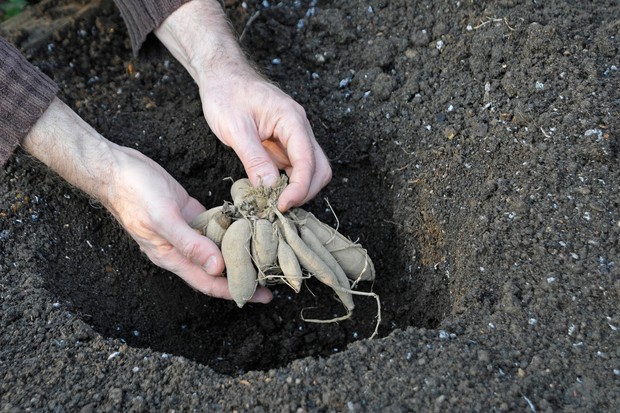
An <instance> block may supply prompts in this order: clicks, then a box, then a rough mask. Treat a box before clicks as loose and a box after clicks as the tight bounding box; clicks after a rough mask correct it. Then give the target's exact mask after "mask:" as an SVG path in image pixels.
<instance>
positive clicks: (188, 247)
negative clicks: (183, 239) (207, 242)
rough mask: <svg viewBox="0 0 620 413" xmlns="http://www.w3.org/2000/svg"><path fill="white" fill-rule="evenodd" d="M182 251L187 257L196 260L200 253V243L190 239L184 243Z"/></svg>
mask: <svg viewBox="0 0 620 413" xmlns="http://www.w3.org/2000/svg"><path fill="white" fill-rule="evenodd" d="M181 253H182V254H183V256H184V257H185V258H187V259H189V260H190V261H193V262H195V261H196V260H197V258H198V256H199V254H200V244H199V243H198V242H196V241H190V242H188V243H186V244H185V245H183V248H182V250H181Z"/></svg>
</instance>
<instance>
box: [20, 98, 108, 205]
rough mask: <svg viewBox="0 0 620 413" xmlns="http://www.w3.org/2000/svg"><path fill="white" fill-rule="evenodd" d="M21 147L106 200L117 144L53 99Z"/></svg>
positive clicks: (71, 181) (102, 199) (101, 199)
mask: <svg viewBox="0 0 620 413" xmlns="http://www.w3.org/2000/svg"><path fill="white" fill-rule="evenodd" d="M22 147H23V148H24V149H25V150H26V151H27V152H28V153H30V154H31V155H33V156H34V157H35V158H37V159H39V160H40V161H41V162H43V163H44V164H46V165H47V166H49V167H50V168H51V169H52V170H53V171H55V172H56V173H58V174H59V175H60V176H61V177H63V178H64V179H65V180H66V181H68V182H69V183H71V184H72V185H75V186H76V187H78V188H80V189H81V190H83V191H84V192H86V193H87V194H89V195H90V196H92V197H94V198H96V199H97V200H99V201H101V202H107V200H109V199H110V198H111V196H112V194H110V188H112V187H113V185H110V182H111V180H112V179H113V177H114V170H115V168H114V164H115V157H114V151H115V150H118V149H119V147H118V146H117V145H116V144H114V143H112V142H110V141H108V140H107V139H105V138H104V137H103V136H101V135H100V134H99V133H97V132H96V131H95V130H94V129H93V128H92V127H91V126H90V125H88V124H87V123H86V122H85V121H84V120H82V119H81V118H80V117H79V116H78V115H77V114H76V113H75V112H73V110H71V109H70V108H69V107H68V106H67V105H65V104H64V103H63V102H62V101H61V100H60V99H58V98H55V99H54V100H53V101H52V103H51V104H50V106H49V107H48V108H47V110H46V111H45V112H44V113H43V115H42V116H41V117H40V118H39V120H38V121H37V122H36V123H35V125H34V126H33V127H32V129H31V130H30V132H29V133H28V134H27V135H26V137H25V138H24V139H23V141H22Z"/></svg>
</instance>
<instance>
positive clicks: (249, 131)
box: [233, 124, 279, 186]
mask: <svg viewBox="0 0 620 413" xmlns="http://www.w3.org/2000/svg"><path fill="white" fill-rule="evenodd" d="M240 133H241V136H243V137H244V139H236V140H234V142H235V143H236V144H235V145H234V146H233V150H234V151H235V153H236V154H237V156H238V157H239V159H240V160H241V163H242V164H243V166H244V168H245V172H246V174H247V175H248V178H249V179H250V182H252V185H254V186H258V185H260V184H263V185H266V186H271V185H273V184H274V183H275V182H276V180H277V179H278V175H279V171H278V168H277V167H276V165H275V164H274V162H273V160H272V159H271V157H270V156H269V154H268V153H267V150H266V149H265V147H264V146H263V145H262V143H261V140H260V138H259V137H258V134H257V132H256V127H255V126H254V127H252V125H250V124H247V125H245V126H244V127H243V128H242V130H241V132H240Z"/></svg>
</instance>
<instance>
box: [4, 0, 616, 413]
mask: <svg viewBox="0 0 620 413" xmlns="http://www.w3.org/2000/svg"><path fill="white" fill-rule="evenodd" d="M225 3H226V7H227V12H228V14H229V16H230V18H231V20H232V22H233V25H234V26H235V28H236V30H237V32H238V33H242V32H244V35H243V38H242V44H243V46H244V48H245V49H246V50H247V52H248V54H249V55H250V56H251V57H252V59H253V60H254V61H255V62H256V63H257V66H258V67H259V68H261V70H263V72H264V73H265V74H266V76H268V77H269V78H270V79H272V80H273V81H275V82H277V83H278V84H279V85H280V87H282V89H283V90H285V91H286V92H287V93H289V94H291V95H292V96H293V97H295V99H297V100H298V101H299V102H300V103H301V104H302V105H303V106H304V107H305V108H306V111H307V113H308V117H309V119H310V121H311V122H312V124H313V127H314V131H315V134H316V136H317V139H318V140H319V142H320V143H321V145H322V146H323V148H324V150H325V152H326V153H327V155H328V157H329V158H330V160H331V162H332V166H333V170H334V179H333V181H332V183H331V184H330V185H329V186H328V187H327V188H325V189H324V190H323V192H322V193H321V194H320V195H319V197H317V199H316V200H315V201H313V202H311V203H310V204H309V205H307V206H306V207H307V208H308V209H309V210H311V211H313V212H314V213H315V215H317V216H319V217H320V218H321V219H323V220H324V221H326V222H329V223H330V224H334V225H335V223H336V222H335V219H334V217H333V215H332V213H331V211H330V210H329V208H328V203H327V201H326V199H327V200H329V205H331V206H332V207H333V209H334V212H335V213H336V215H337V216H338V219H339V223H340V231H341V232H343V233H344V234H346V235H348V236H350V237H351V238H353V239H359V240H360V242H361V243H362V244H363V245H364V246H365V247H366V248H367V249H368V252H369V254H370V255H371V257H373V259H374V261H375V265H376V268H377V281H376V282H375V283H374V284H373V285H370V284H368V283H366V284H361V285H360V289H361V290H365V291H369V290H371V289H372V290H373V291H374V292H376V293H377V294H379V296H380V297H381V302H382V307H383V312H382V324H381V327H380V338H378V339H375V340H367V339H366V338H367V337H368V336H369V335H370V334H371V333H372V330H373V329H374V323H375V321H376V319H375V316H376V306H375V302H374V300H372V299H369V298H365V297H356V298H355V301H356V305H357V307H356V310H355V313H354V316H353V318H352V319H351V320H348V321H345V322H341V323H336V324H310V323H305V322H304V321H303V320H302V319H301V315H300V311H301V310H302V309H306V310H305V312H304V314H306V315H307V314H308V312H314V313H313V315H316V316H319V317H324V318H325V317H330V316H333V315H335V314H338V313H340V312H341V311H342V307H341V305H340V304H338V303H337V302H336V301H335V300H334V298H333V294H332V293H330V291H329V290H328V289H327V288H324V287H323V286H321V285H319V284H318V283H312V282H309V283H308V285H307V288H303V289H302V291H301V293H300V294H297V295H296V294H293V293H292V291H291V290H290V289H287V288H286V287H282V288H277V289H276V290H275V299H274V301H273V302H272V303H271V304H269V305H264V306H260V305H247V306H246V307H244V309H242V310H239V309H237V308H236V306H235V304H234V303H232V302H224V301H221V300H216V299H211V298H208V297H205V296H202V295H200V294H197V293H195V292H193V291H192V290H191V289H190V288H189V287H187V286H186V285H185V284H183V282H182V281H180V280H179V279H178V278H177V277H176V276H174V275H173V274H170V273H167V272H165V271H163V270H161V269H159V268H157V267H155V266H153V265H152V264H151V263H150V262H149V261H148V260H147V258H146V257H144V256H143V255H142V254H141V253H140V251H139V249H138V247H137V245H136V244H135V243H134V242H133V241H132V240H131V239H130V238H129V237H128V236H127V235H126V234H125V233H124V232H123V231H122V229H121V228H120V227H119V226H118V225H117V224H116V223H115V222H114V220H113V219H112V217H111V216H110V215H109V214H107V213H106V211H105V210H104V209H103V208H101V207H100V206H98V205H96V204H95V203H94V202H93V201H92V200H90V199H88V198H87V197H85V196H84V195H83V194H82V193H80V192H79V191H78V190H76V189H74V188H71V187H70V186H68V185H66V184H65V183H63V182H62V180H61V179H60V178H58V177H57V176H55V175H54V174H53V173H51V172H49V171H48V170H47V169H46V168H45V167H44V166H42V165H40V164H38V163H37V162H36V161H34V160H32V159H30V158H29V157H27V156H26V155H25V154H24V153H23V152H18V153H17V154H16V156H14V157H13V159H12V160H11V162H10V164H9V165H8V167H7V168H5V170H3V171H0V189H1V190H0V251H1V252H2V255H1V257H0V296H1V297H2V300H1V304H0V305H1V306H2V307H1V312H0V328H1V329H0V411H1V412H13V411H48V410H49V411H54V412H60V411H85V412H86V411H171V410H175V411H190V410H196V411H213V410H226V411H233V410H236V411H274V410H275V411H378V410H383V411H434V410H437V411H532V412H538V411H544V412H547V411H549V412H551V411H610V412H611V411H618V409H619V408H620V392H619V391H618V389H619V388H620V338H619V334H620V333H619V332H618V328H619V327H620V297H619V296H620V247H619V238H620V181H619V178H620V177H619V167H618V157H619V150H620V143H619V141H618V139H619V138H618V130H620V121H619V120H618V119H619V112H620V73H619V71H618V66H620V59H619V58H618V56H619V48H620V23H619V22H620V7H619V6H618V3H617V2H616V1H593V2H577V1H565V2H539V1H532V2H517V1H511V0H497V1H480V2H472V1H452V0H451V1H430V0H422V1H411V0H369V1H364V2H360V1H354V0H333V1H318V2H317V1H315V0H312V1H310V0H283V1H281V2H279V3H275V2H271V3H270V2H268V1H265V2H255V1H247V2H245V3H244V4H242V3H241V2H238V1H235V0H231V1H226V2H225ZM522 3H527V4H522ZM27 13H28V14H25V15H24V16H26V17H28V19H27V20H26V19H24V18H23V17H22V19H24V22H22V23H20V25H15V24H13V25H12V26H11V25H10V24H8V25H7V24H5V26H4V32H5V33H7V34H8V36H9V37H10V38H11V39H12V40H13V41H14V42H15V43H17V44H19V45H21V47H22V48H23V50H24V52H25V53H26V54H27V56H28V57H29V59H30V60H31V61H32V62H33V63H35V64H36V65H37V66H38V67H39V68H40V69H41V70H42V71H44V72H45V73H47V74H48V75H49V76H50V77H52V78H53V79H55V80H56V81H57V82H58V84H59V85H60V87H61V93H60V97H61V98H62V99H63V100H64V101H65V102H66V103H67V104H69V105H70V106H71V107H73V108H74V109H75V110H76V111H77V112H78V113H79V114H80V115H81V116H82V117H83V118H84V119H85V120H87V121H88V122H89V123H91V124H92V125H93V126H94V127H95V128H96V129H97V130H98V131H99V132H101V133H102V134H103V135H104V136H106V137H107V138H109V139H111V140H113V141H115V142H118V143H121V144H123V145H126V146H131V147H133V148H136V149H138V150H141V151H142V152H144V153H145V154H146V155H148V156H150V157H152V158H153V159H154V160H156V161H157V162H159V163H160V164H161V165H162V166H164V167H165V168H166V169H167V170H168V171H169V172H170V173H171V174H172V175H173V176H174V177H175V178H176V179H177V180H178V181H179V182H181V184H183V185H184V187H185V188H186V189H187V190H188V191H189V193H190V194H192V195H193V196H194V197H196V198H197V199H199V200H201V201H202V202H203V203H204V205H205V206H206V207H211V206H214V205H218V204H221V203H222V201H223V200H225V199H229V195H228V190H229V187H230V181H229V180H226V179H225V178H226V177H232V178H239V177H241V176H243V168H242V166H241V164H240V162H239V161H238V159H237V158H236V156H235V155H234V153H233V152H232V151H231V150H230V149H228V148H226V147H224V146H223V145H222V144H221V143H219V141H218V140H217V139H216V138H215V137H214V135H213V134H212V133H211V132H210V131H209V128H208V126H207V125H206V122H205V120H204V118H203V117H202V113H201V105H200V101H199V98H198V94H197V90H196V87H195V85H194V84H193V82H192V80H191V79H190V77H189V76H188V75H187V74H186V73H184V72H183V69H182V67H181V66H180V65H179V64H177V63H176V62H175V61H174V59H173V58H172V57H170V56H169V55H168V54H166V53H165V52H164V51H162V50H158V49H157V45H155V44H153V45H151V46H153V47H152V48H150V49H151V50H150V52H151V53H149V56H143V57H141V58H139V59H134V58H132V56H131V51H130V49H129V44H128V39H127V35H126V29H125V26H124V25H123V22H122V19H121V18H120V17H119V14H118V12H117V10H116V9H115V8H114V6H113V5H112V3H111V2H110V1H106V0H101V1H90V2H87V1H80V0H72V1H65V0H47V1H43V2H42V3H39V4H38V5H37V6H34V7H33V8H31V9H30V10H29V11H28V12H27ZM252 16H254V17H252ZM248 22H249V23H248ZM9 23H10V21H9Z"/></svg>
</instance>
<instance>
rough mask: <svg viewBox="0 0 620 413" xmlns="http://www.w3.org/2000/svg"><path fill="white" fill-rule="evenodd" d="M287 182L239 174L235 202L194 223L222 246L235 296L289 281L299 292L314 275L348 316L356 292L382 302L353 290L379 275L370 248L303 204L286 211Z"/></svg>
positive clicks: (239, 300)
mask: <svg viewBox="0 0 620 413" xmlns="http://www.w3.org/2000/svg"><path fill="white" fill-rule="evenodd" d="M286 184H287V179H286V176H282V177H281V178H280V180H279V181H278V183H277V184H276V185H274V186H273V187H265V186H258V187H253V186H252V184H251V183H250V181H249V180H248V179H240V180H238V181H235V182H234V183H233V185H232V187H231V190H230V192H231V197H232V203H230V202H225V203H224V204H223V205H222V206H218V207H215V208H212V209H209V210H208V211H206V212H203V213H202V214H201V215H199V216H198V217H196V218H195V219H194V220H193V221H192V222H190V226H191V227H192V228H194V229H195V230H197V231H198V232H199V233H201V234H202V235H204V236H206V237H208V238H209V239H211V240H212V241H213V242H214V243H216V244H217V245H218V246H219V247H220V248H221V250H222V255H223V257H224V263H225V265H226V277H227V278H228V286H229V289H230V293H231V295H232V298H233V300H234V301H235V302H236V303H237V305H238V306H239V307H240V308H241V307H243V306H244V305H245V303H246V302H247V301H248V300H249V299H250V298H251V297H252V295H253V294H254V292H255V290H256V287H257V285H263V286H265V285H273V284H278V283H285V284H287V285H289V286H290V287H291V288H292V289H293V290H294V291H295V292H297V293H298V292H299V291H300V289H301V285H302V281H303V279H304V278H307V277H309V276H313V277H316V278H317V279H318V280H319V281H321V282H322V283H323V284H326V285H328V286H329V287H331V288H332V289H333V290H334V292H335V293H336V295H337V296H338V298H339V299H340V301H341V302H342V304H343V305H344V307H345V308H346V310H347V315H346V316H345V317H343V318H346V317H348V316H350V314H351V313H352V311H353V309H354V307H355V305H354V303H353V297H352V296H353V295H370V296H373V297H375V298H376V299H377V303H378V304H379V301H378V297H376V294H374V293H364V292H359V291H353V290H352V289H353V288H354V287H355V286H356V284H357V282H359V281H373V280H374V279H375V268H374V265H373V263H372V261H371V260H370V257H369V256H368V254H367V253H366V250H365V249H363V248H362V246H361V245H359V244H358V243H355V242H353V241H351V240H349V239H348V238H346V237H345V236H343V235H342V234H340V233H339V232H337V231H336V230H335V229H333V228H332V227H330V226H328V225H326V224H324V223H323V222H321V221H320V220H319V219H317V218H316V217H315V216H314V215H313V214H312V213H310V212H307V211H305V210H303V209H301V208H293V209H292V210H290V211H287V212H285V213H281V212H280V211H279V210H278V209H277V207H276V204H277V201H278V197H279V196H280V193H281V192H282V190H283V189H284V188H285V187H286ZM340 319H342V318H340ZM308 321H312V320H308ZM314 321H319V320H314Z"/></svg>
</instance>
